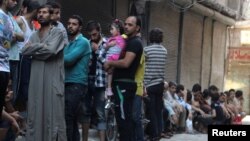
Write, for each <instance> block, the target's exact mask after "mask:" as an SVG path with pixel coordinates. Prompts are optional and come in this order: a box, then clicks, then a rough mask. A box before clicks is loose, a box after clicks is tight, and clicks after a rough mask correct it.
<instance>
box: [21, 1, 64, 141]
mask: <svg viewBox="0 0 250 141" xmlns="http://www.w3.org/2000/svg"><path fill="white" fill-rule="evenodd" d="M52 14H53V9H52V7H51V6H50V5H43V6H41V7H40V8H39V9H38V14H37V18H38V22H39V23H40V24H41V28H40V29H39V31H37V32H35V33H34V34H32V36H31V38H30V42H29V43H27V44H26V46H25V47H24V48H23V49H22V54H23V55H29V56H32V62H31V74H30V86H29V95H28V120H27V134H26V140H27V141H66V140H67V138H66V125H65V115H64V102H65V101H64V75H65V74H64V59H63V49H64V46H65V43H64V40H63V34H62V32H61V31H60V29H58V28H56V27H53V26H52V25H51V15H52Z"/></svg>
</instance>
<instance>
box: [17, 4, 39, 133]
mask: <svg viewBox="0 0 250 141" xmlns="http://www.w3.org/2000/svg"><path fill="white" fill-rule="evenodd" d="M39 7H40V4H39V3H38V2H37V1H30V2H29V3H28V4H27V13H24V15H22V16H20V17H17V19H16V20H17V23H18V25H19V26H20V28H21V29H22V31H23V33H24V41H23V42H18V46H19V52H21V49H22V48H23V47H24V46H25V44H27V43H28V42H29V39H30V37H31V35H32V33H33V32H34V31H35V28H34V25H33V20H34V19H35V18H36V15H37V9H38V8H39ZM30 66H31V59H30V57H28V56H22V55H21V57H20V72H19V80H18V86H17V98H16V100H15V101H14V106H15V108H16V110H17V111H19V112H20V114H21V116H23V117H24V119H26V117H27V112H26V111H27V101H28V87H29V78H30ZM23 126H24V128H25V120H24V121H23ZM24 128H23V129H24Z"/></svg>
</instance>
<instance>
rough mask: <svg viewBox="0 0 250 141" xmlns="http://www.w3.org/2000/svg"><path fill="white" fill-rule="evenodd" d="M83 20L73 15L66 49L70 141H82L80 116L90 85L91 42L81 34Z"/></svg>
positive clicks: (66, 114)
mask: <svg viewBox="0 0 250 141" xmlns="http://www.w3.org/2000/svg"><path fill="white" fill-rule="evenodd" d="M82 24H83V21H82V18H81V17H80V16H78V15H73V16H71V17H70V18H69V20H68V25H67V31H68V35H69V41H70V42H69V44H68V45H67V46H66V47H65V49H64V65H65V119H66V131H67V140H68V141H80V134H79V131H78V124H77V122H78V117H79V116H78V114H79V109H80V105H81V102H82V99H83V98H85V95H86V92H87V85H88V65H89V60H90V57H91V49H90V44H89V41H88V40H87V39H86V38H85V37H83V35H82V34H81V29H82Z"/></svg>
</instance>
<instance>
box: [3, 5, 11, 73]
mask: <svg viewBox="0 0 250 141" xmlns="http://www.w3.org/2000/svg"><path fill="white" fill-rule="evenodd" d="M12 36H13V25H12V23H11V19H10V17H9V16H8V15H7V14H6V13H4V12H3V10H2V9H0V71H4V72H9V71H10V68H9V55H8V50H9V48H10V42H11V40H12Z"/></svg>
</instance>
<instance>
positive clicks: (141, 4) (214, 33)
mask: <svg viewBox="0 0 250 141" xmlns="http://www.w3.org/2000/svg"><path fill="white" fill-rule="evenodd" d="M39 1H40V2H41V3H45V2H46V0H39ZM50 1H57V2H59V3H61V4H62V21H63V23H66V19H67V18H68V17H69V16H70V15H72V14H78V15H81V16H82V17H83V19H84V24H85V25H86V22H87V21H88V20H97V21H99V22H100V23H101V25H102V28H103V32H104V34H105V35H109V31H108V25H109V24H110V22H111V21H112V20H113V19H115V18H119V19H125V18H126V17H127V16H128V15H130V14H136V15H138V16H140V17H141V19H142V22H143V28H142V37H143V39H144V43H145V45H146V43H147V38H148V32H149V31H150V29H152V28H154V27H160V28H162V29H163V31H164V43H163V44H164V46H165V47H166V48H167V50H168V60H167V69H166V78H167V81H175V82H178V83H181V84H184V85H185V86H186V87H187V88H188V89H191V88H192V86H193V84H195V83H200V84H201V85H202V88H203V89H205V88H207V87H208V86H210V85H216V86H217V87H218V88H220V90H221V91H223V90H225V88H227V87H226V86H225V85H224V84H225V81H226V76H227V56H228V51H229V49H228V48H229V27H231V26H233V25H234V24H235V21H236V20H239V19H241V18H242V16H241V15H242V7H243V4H244V1H246V0H236V1H235V0H174V1H173V0H91V1H82V0H73V1H71V0H50ZM243 8H244V7H243ZM248 93H249V91H248ZM246 99H248V100H249V97H247V98H246Z"/></svg>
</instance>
